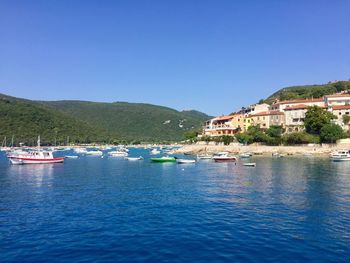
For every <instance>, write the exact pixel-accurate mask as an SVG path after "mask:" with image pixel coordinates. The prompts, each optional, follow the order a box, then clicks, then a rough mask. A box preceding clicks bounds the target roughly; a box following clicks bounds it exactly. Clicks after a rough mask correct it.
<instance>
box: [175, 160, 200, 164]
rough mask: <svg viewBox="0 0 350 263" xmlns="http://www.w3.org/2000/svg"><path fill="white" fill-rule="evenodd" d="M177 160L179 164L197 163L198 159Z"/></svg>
mask: <svg viewBox="0 0 350 263" xmlns="http://www.w3.org/2000/svg"><path fill="white" fill-rule="evenodd" d="M176 162H177V163H178V164H188V163H195V162H196V160H191V159H176Z"/></svg>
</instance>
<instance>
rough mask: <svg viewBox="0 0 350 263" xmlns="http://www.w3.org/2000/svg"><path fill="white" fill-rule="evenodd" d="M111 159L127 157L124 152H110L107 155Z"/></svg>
mask: <svg viewBox="0 0 350 263" xmlns="http://www.w3.org/2000/svg"><path fill="white" fill-rule="evenodd" d="M108 154H109V156H111V157H125V156H128V153H127V152H124V151H112V152H109V153H108Z"/></svg>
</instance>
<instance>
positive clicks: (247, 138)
mask: <svg viewBox="0 0 350 263" xmlns="http://www.w3.org/2000/svg"><path fill="white" fill-rule="evenodd" d="M236 140H237V141H238V142H239V143H243V144H251V143H253V142H254V140H253V137H252V136H251V135H249V134H247V133H245V132H244V133H237V134H236Z"/></svg>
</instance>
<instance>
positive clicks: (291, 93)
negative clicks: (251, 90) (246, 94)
mask: <svg viewBox="0 0 350 263" xmlns="http://www.w3.org/2000/svg"><path fill="white" fill-rule="evenodd" d="M343 90H350V81H337V82H332V83H327V84H323V85H305V86H293V87H287V88H283V89H280V90H279V91H277V92H275V93H273V94H272V95H271V96H270V97H268V98H267V99H266V100H265V102H267V103H271V102H272V101H273V100H274V99H279V100H294V99H306V98H320V97H322V96H324V95H328V94H332V93H336V92H339V91H343Z"/></svg>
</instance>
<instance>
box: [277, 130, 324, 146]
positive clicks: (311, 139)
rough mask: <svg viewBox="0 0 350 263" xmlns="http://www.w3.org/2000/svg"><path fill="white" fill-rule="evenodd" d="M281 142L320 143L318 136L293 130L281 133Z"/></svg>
mask: <svg viewBox="0 0 350 263" xmlns="http://www.w3.org/2000/svg"><path fill="white" fill-rule="evenodd" d="M282 142H283V143H284V144H286V145H295V144H308V143H320V138H319V137H318V136H316V135H311V134H308V133H306V132H293V133H288V134H285V135H283V136H282Z"/></svg>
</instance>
